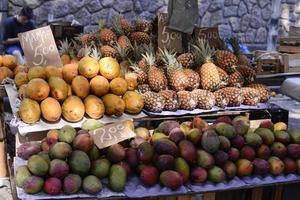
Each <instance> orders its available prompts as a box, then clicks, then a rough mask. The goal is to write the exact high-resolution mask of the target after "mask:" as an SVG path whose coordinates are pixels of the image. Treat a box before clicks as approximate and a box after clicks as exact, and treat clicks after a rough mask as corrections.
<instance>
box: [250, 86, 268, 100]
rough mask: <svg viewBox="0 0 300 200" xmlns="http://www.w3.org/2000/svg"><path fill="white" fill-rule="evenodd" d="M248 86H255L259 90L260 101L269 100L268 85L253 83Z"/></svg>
mask: <svg viewBox="0 0 300 200" xmlns="http://www.w3.org/2000/svg"><path fill="white" fill-rule="evenodd" d="M247 87H250V88H255V89H257V90H258V92H259V94H260V102H261V103H264V102H267V101H268V100H269V99H270V90H269V89H268V87H267V86H266V85H263V84H258V83H253V84H250V85H248V86H247Z"/></svg>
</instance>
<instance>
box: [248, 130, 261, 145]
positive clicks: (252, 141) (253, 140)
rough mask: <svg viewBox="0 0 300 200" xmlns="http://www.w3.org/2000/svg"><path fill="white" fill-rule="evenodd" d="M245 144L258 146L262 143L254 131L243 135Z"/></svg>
mask: <svg viewBox="0 0 300 200" xmlns="http://www.w3.org/2000/svg"><path fill="white" fill-rule="evenodd" d="M245 141H246V144H248V145H250V146H252V147H259V146H261V145H262V143H263V141H262V139H261V137H260V136H259V135H258V134H256V133H247V134H246V135H245Z"/></svg>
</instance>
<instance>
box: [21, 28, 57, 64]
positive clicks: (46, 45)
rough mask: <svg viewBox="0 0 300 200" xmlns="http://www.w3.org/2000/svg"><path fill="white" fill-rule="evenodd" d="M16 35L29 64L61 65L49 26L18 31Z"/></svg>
mask: <svg viewBox="0 0 300 200" xmlns="http://www.w3.org/2000/svg"><path fill="white" fill-rule="evenodd" d="M18 37H19V39H20V43H21V46H22V48H23V51H24V54H25V57H26V61H27V63H28V65H29V66H31V67H32V66H47V65H54V66H57V67H60V66H62V63H61V60H60V56H59V53H58V50H57V46H56V44H55V41H54V37H53V34H52V31H51V29H50V26H45V27H42V28H38V29H34V30H32V31H27V32H24V33H19V34H18Z"/></svg>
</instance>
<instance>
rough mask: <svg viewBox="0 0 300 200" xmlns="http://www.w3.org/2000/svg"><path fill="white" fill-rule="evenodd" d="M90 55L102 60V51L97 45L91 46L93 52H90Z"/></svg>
mask: <svg viewBox="0 0 300 200" xmlns="http://www.w3.org/2000/svg"><path fill="white" fill-rule="evenodd" d="M89 56H90V57H91V58H94V59H96V60H97V61H99V60H100V58H101V54H100V52H99V51H98V50H97V47H96V46H93V47H92V48H91V52H90V55H89Z"/></svg>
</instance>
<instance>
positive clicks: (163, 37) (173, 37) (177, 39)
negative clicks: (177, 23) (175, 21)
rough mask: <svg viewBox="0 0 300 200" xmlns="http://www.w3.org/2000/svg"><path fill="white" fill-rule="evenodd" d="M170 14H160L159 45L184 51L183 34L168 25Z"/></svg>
mask: <svg viewBox="0 0 300 200" xmlns="http://www.w3.org/2000/svg"><path fill="white" fill-rule="evenodd" d="M167 21H168V15H167V14H165V13H160V14H159V15H158V47H159V48H161V49H163V48H167V49H169V50H176V51H177V52H182V36H181V33H180V32H178V31H174V30H171V29H169V28H168V27H167Z"/></svg>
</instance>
